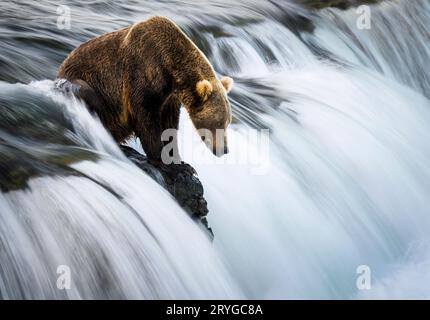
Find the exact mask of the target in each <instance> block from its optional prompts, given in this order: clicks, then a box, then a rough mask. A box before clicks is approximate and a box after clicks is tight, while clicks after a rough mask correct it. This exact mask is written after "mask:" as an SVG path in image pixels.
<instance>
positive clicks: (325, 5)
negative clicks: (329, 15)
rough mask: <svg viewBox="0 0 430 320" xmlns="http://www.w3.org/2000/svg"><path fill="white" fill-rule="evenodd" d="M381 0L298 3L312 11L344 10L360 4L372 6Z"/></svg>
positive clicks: (311, 0)
mask: <svg viewBox="0 0 430 320" xmlns="http://www.w3.org/2000/svg"><path fill="white" fill-rule="evenodd" d="M380 1H381V0H300V1H299V2H300V3H301V4H303V5H305V6H307V7H310V8H313V9H323V8H328V7H330V8H339V9H342V10H346V9H348V8H350V7H354V6H355V7H357V6H360V5H362V4H373V3H377V2H380Z"/></svg>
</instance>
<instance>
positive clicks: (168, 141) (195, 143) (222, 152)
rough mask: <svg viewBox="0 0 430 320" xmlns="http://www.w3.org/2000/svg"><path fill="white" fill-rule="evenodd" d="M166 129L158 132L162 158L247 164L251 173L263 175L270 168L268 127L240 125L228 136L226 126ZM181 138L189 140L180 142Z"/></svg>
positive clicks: (222, 163)
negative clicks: (218, 127)
mask: <svg viewBox="0 0 430 320" xmlns="http://www.w3.org/2000/svg"><path fill="white" fill-rule="evenodd" d="M195 132H196V131H195V130H192V129H191V130H190V128H188V129H185V128H184V130H176V129H167V130H164V131H163V133H162V135H161V140H162V142H163V143H164V147H163V148H162V152H161V161H162V162H163V163H164V164H166V165H170V164H180V163H181V156H180V155H183V154H186V157H185V158H186V159H187V161H190V162H199V163H200V164H204V165H236V166H245V167H247V168H249V170H250V173H251V174H252V175H264V174H266V173H268V171H269V169H270V136H269V130H268V129H253V128H246V129H244V128H242V129H241V130H240V131H238V132H235V133H234V135H233V136H231V137H229V138H228V139H227V130H225V129H216V130H214V131H211V130H207V129H200V130H197V135H196V133H195ZM181 141H191V143H186V144H184V145H180V142H181Z"/></svg>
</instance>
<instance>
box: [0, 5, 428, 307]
mask: <svg viewBox="0 0 430 320" xmlns="http://www.w3.org/2000/svg"><path fill="white" fill-rule="evenodd" d="M2 6H3V5H2ZM11 6H15V4H14V5H12V4H11ZM29 6H30V4H29ZM31 6H34V8H33V10H34V11H35V12H39V11H40V12H42V13H43V12H46V11H47V10H48V9H47V8H49V5H48V3H43V1H42V2H41V3H40V4H31ZM70 6H71V8H72V10H74V14H75V20H72V26H73V27H72V28H71V30H68V31H67V30H65V31H61V32H59V31H58V30H54V31H52V28H54V27H53V25H54V24H52V23H51V27H50V28H51V29H50V28H48V27H43V26H38V24H37V23H36V22H34V21H27V22H23V25H22V29H23V31H21V32H22V33H23V34H25V35H26V36H27V37H28V38H29V39H30V38H34V39H35V40H34V41H35V43H36V44H35V45H34V47H35V48H36V49H34V50H40V51H41V52H43V54H40V55H38V58H37V59H35V60H31V59H30V56H24V57H22V59H21V61H22V64H24V65H26V64H28V65H27V67H23V66H22V65H19V66H15V64H16V63H18V62H17V61H16V60H12V58H11V57H12V56H13V55H14V53H16V49H15V48H14V47H9V46H6V45H5V44H6V40H4V35H5V34H6V35H8V34H10V28H9V31H7V32H6V31H4V32H3V35H1V36H0V45H2V46H3V45H4V47H5V51H4V52H3V53H1V54H0V67H1V68H4V69H5V73H4V75H3V76H2V78H0V79H1V80H2V81H1V82H0V107H1V109H2V112H1V115H0V169H1V171H2V172H1V173H0V178H1V180H2V182H1V183H0V186H1V189H2V191H3V192H2V193H1V195H0V297H1V298H4V299H8V298H9V299H10V298H27V299H35V298H36V299H37V298H62V299H96V298H143V299H157V298H168V299H176V298H185V299H189V298H253V299H271V298H272V299H298V298H308V299H316V298H318V299H360V298H430V291H429V289H428V284H429V283H430V272H429V271H428V270H430V269H429V268H428V266H429V264H430V254H429V253H430V246H429V245H430V237H429V235H428V233H429V230H430V215H429V209H428V208H430V198H429V197H428V190H429V189H430V160H429V159H430V147H429V146H428V143H427V141H429V138H430V126H429V123H430V101H429V97H430V90H429V89H430V80H429V79H430V71H429V70H428V69H427V68H426V67H427V65H426V62H427V61H430V42H429V34H430V4H429V3H428V2H426V1H419V0H416V1H401V0H394V1H383V2H382V3H380V4H378V5H372V6H371V13H372V16H371V28H370V29H358V28H357V25H356V21H357V17H358V13H357V11H356V9H355V8H351V9H349V10H346V11H341V10H338V9H324V10H321V11H318V12H311V11H308V10H307V9H304V8H302V7H300V6H298V5H296V4H295V3H293V2H285V3H284V4H283V5H282V6H276V5H275V4H274V3H272V2H264V3H263V2H260V1H238V2H237V3H236V4H234V5H231V4H229V3H228V2H227V1H225V0H212V1H210V2H208V3H206V2H202V4H199V5H195V3H193V1H171V2H169V3H167V2H157V1H151V2H149V3H148V5H145V8H142V6H141V5H140V4H139V3H138V2H131V3H129V4H125V3H122V2H115V3H111V4H110V5H109V6H106V7H104V8H99V7H98V5H97V4H88V5H86V4H85V1H82V3H81V2H77V4H75V5H72V4H71V5H70ZM205 6H206V7H205ZM12 9H14V8H12ZM15 9H16V8H15ZM36 9H37V10H36ZM28 10H30V9H28ZM21 12H25V11H24V10H22V11H21ZM16 14H19V11H18V13H16ZM154 14H163V15H167V16H169V17H171V18H172V19H174V20H175V21H177V22H178V23H179V25H180V26H181V27H182V28H183V29H184V30H185V31H186V32H187V33H188V34H189V35H190V37H191V38H192V39H193V40H194V41H195V42H196V43H197V45H199V47H200V48H202V50H203V51H204V52H205V53H206V54H207V56H208V58H209V60H210V61H211V63H212V64H213V65H214V68H215V70H216V71H217V73H219V74H220V75H229V76H231V77H233V78H234V79H235V82H236V83H235V88H234V89H233V92H232V94H231V102H232V106H233V115H234V118H235V122H234V123H233V124H232V125H231V127H230V128H229V144H230V153H229V154H228V155H226V156H224V157H223V158H221V160H218V161H220V163H214V161H213V158H212V157H213V156H212V155H211V154H210V153H209V151H207V150H206V149H205V147H204V145H203V144H202V143H200V142H199V141H198V137H197V135H194V136H193V135H192V134H191V136H193V139H190V140H187V139H181V140H180V143H181V154H182V158H183V159H184V160H185V161H186V162H189V163H190V164H191V165H192V166H193V167H194V168H195V169H196V171H197V172H198V175H199V178H200V179H201V181H202V183H203V185H204V188H205V197H206V200H207V201H208V207H209V215H208V220H209V223H210V225H211V227H212V229H213V232H214V234H215V238H214V240H213V242H211V241H210V240H209V239H208V238H207V237H206V235H205V233H204V232H203V230H201V229H200V227H199V226H197V225H196V224H195V223H194V222H193V221H192V220H191V219H190V218H189V217H188V215H187V214H186V213H185V212H184V211H183V210H182V209H181V208H180V207H179V205H178V204H177V203H176V202H175V201H174V199H173V198H172V197H171V196H170V195H169V194H168V193H167V192H166V191H165V190H164V189H163V188H161V187H160V186H159V185H158V184H157V183H156V182H154V181H153V180H151V179H150V178H149V177H148V176H147V175H146V174H145V173H144V172H142V171H141V170H140V169H138V168H137V167H136V166H134V165H133V164H132V163H131V162H130V161H129V160H128V159H127V158H126V157H125V156H123V155H122V153H121V152H120V150H119V148H118V147H117V145H116V144H115V142H114V141H113V139H112V138H111V137H110V135H109V133H108V132H107V131H106V130H105V129H104V128H103V126H102V125H101V123H100V122H99V120H98V119H97V118H94V117H93V116H91V115H90V114H89V113H88V111H87V110H86V108H85V106H84V105H83V103H82V102H80V101H77V100H75V99H72V98H70V97H64V96H62V95H60V94H59V93H57V92H55V90H53V83H52V81H51V80H42V79H46V78H48V79H53V78H54V77H55V70H56V68H57V67H58V64H57V63H60V62H61V60H62V58H64V54H67V52H68V51H70V50H71V49H72V48H73V47H74V46H76V45H78V44H79V43H81V42H82V41H84V40H86V39H88V38H89V37H93V36H95V35H97V34H101V33H103V32H106V31H109V30H114V29H117V28H119V27H121V26H124V25H127V24H128V23H131V22H134V21H139V20H142V19H144V18H146V17H148V16H150V15H154ZM88 15H90V16H91V17H93V18H94V20H93V21H94V24H95V26H94V27H93V28H88V25H87V24H88V23H90V22H88V21H87V20H88V18H87V19H85V17H87V16H88ZM4 21H5V20H4ZM6 23H8V22H7V21H6V22H4V24H6ZM4 24H0V28H1V29H6V26H5V25H4ZM40 30H43V32H41V31H40ZM67 32H68V33H70V34H74V36H73V37H67V34H68V33H67ZM35 34H37V35H38V38H37V37H35ZM45 38H52V39H51V40H50V41H51V42H47V41H42V40H43V39H45ZM45 40H46V39H45ZM10 41H16V43H15V46H17V47H18V46H19V45H22V46H29V45H31V44H28V43H25V44H24V43H21V42H20V41H21V40H19V39H17V38H16V39H15V38H13V39H12V40H10ZM29 41H30V40H29ZM47 46H48V47H49V46H51V47H52V48H54V49H55V48H57V49H56V50H54V49H52V48H51V47H49V48H50V49H49V50H48V47H47ZM20 54H21V55H25V54H26V53H25V52H24V53H20ZM11 61H13V63H10V62H11ZM6 62H9V64H6ZM43 63H46V64H47V67H46V70H44V69H43V67H42V66H43ZM5 64H6V65H10V68H9V69H8V68H5V67H3V65H5ZM18 64H19V63H18ZM40 80H41V81H40ZM30 81H31V82H30ZM14 82H21V83H14ZM22 82H24V83H28V84H22ZM262 129H269V137H270V139H269V142H268V146H267V148H263V149H262V148H261V146H259V145H258V144H256V143H255V142H254V141H253V140H252V141H251V140H250V139H249V133H250V132H258V130H262ZM180 132H193V128H192V124H191V122H190V120H189V119H188V116H187V114H186V112H182V114H181V123H180ZM184 136H186V137H189V136H190V135H184ZM130 144H132V145H133V146H135V147H136V148H139V144H138V143H136V142H135V141H130ZM196 149H197V152H196ZM259 157H260V158H259ZM255 158H257V160H258V159H260V160H261V161H263V162H262V163H259V162H258V161H256V162H255V161H254V162H253V160H255ZM237 159H247V160H248V161H244V162H238V161H237ZM261 165H264V168H263V169H264V170H262V171H259V170H257V171H256V170H255V169H256V168H257V167H258V166H261ZM15 175H19V176H23V177H25V179H24V178H23V180H22V181H21V184H20V185H19V186H16V185H10V183H9V181H10V178H11V177H14V176H15ZM59 266H67V267H68V268H69V269H70V272H71V288H70V289H69V290H60V289H58V287H57V280H58V277H59V273H57V271H58V267H59ZM359 266H366V267H368V268H369V269H370V270H371V275H372V277H371V279H372V288H371V289H370V290H359V289H358V287H357V283H356V282H357V277H358V276H359V275H358V274H357V268H358V267H359Z"/></svg>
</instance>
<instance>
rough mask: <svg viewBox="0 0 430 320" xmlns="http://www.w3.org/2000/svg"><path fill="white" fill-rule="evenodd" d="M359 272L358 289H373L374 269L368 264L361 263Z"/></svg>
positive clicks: (357, 271) (358, 268)
mask: <svg viewBox="0 0 430 320" xmlns="http://www.w3.org/2000/svg"><path fill="white" fill-rule="evenodd" d="M356 273H357V274H358V277H357V281H356V285H357V289H358V290H370V289H372V271H371V270H370V267H369V266H368V265H365V264H363V265H360V266H358V267H357V270H356Z"/></svg>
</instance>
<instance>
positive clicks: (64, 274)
mask: <svg viewBox="0 0 430 320" xmlns="http://www.w3.org/2000/svg"><path fill="white" fill-rule="evenodd" d="M57 274H58V277H57V283H56V285H57V289H58V290H70V288H71V285H72V275H71V272H70V267H69V266H67V265H59V266H58V267H57Z"/></svg>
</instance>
